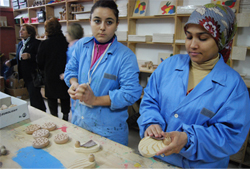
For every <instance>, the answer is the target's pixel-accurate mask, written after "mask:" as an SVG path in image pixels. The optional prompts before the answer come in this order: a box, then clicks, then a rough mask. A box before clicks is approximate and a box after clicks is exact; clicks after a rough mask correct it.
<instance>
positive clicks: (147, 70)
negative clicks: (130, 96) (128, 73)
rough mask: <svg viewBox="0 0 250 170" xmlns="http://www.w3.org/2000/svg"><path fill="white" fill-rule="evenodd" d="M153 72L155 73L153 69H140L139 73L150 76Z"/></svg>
mask: <svg viewBox="0 0 250 170" xmlns="http://www.w3.org/2000/svg"><path fill="white" fill-rule="evenodd" d="M154 71H155V69H146V68H140V72H141V73H150V74H152V73H153V72H154Z"/></svg>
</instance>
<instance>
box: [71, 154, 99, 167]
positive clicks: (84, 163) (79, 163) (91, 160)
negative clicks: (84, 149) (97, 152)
mask: <svg viewBox="0 0 250 170" xmlns="http://www.w3.org/2000/svg"><path fill="white" fill-rule="evenodd" d="M95 164H96V162H95V156H94V155H93V154H90V155H89V157H88V159H79V160H75V161H74V162H73V163H72V165H70V166H69V167H68V169H90V168H94V167H95Z"/></svg>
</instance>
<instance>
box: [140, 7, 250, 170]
mask: <svg viewBox="0 0 250 170" xmlns="http://www.w3.org/2000/svg"><path fill="white" fill-rule="evenodd" d="M235 20H236V18H235V15H234V12H233V11H232V10H231V9H230V8H229V7H227V6H221V5H215V4H207V5H205V6H203V7H200V8H198V9H196V10H195V11H194V12H193V13H192V14H191V16H190V18H189V20H188V21H187V23H186V24H185V27H184V30H185V33H186V42H185V47H186V50H187V54H178V55H175V56H172V57H170V58H168V59H166V60H164V61H163V62H162V63H161V64H160V65H159V67H158V68H157V69H156V70H155V71H154V73H153V74H152V75H151V77H150V79H149V82H148V84H147V87H146V88H145V90H144V97H143V99H142V102H141V105H140V114H141V116H140V117H139V119H138V124H139V128H140V136H141V137H142V138H143V137H145V136H154V137H170V138H171V140H172V142H171V143H170V144H169V145H167V146H166V147H165V148H163V149H162V150H160V151H159V152H158V153H157V154H156V155H158V156H157V157H158V158H159V159H162V160H164V161H166V162H168V163H170V164H173V165H176V166H179V167H182V168H227V166H228V162H229V156H230V155H232V154H235V153H236V152H238V151H239V149H240V148H241V146H242V144H243V142H244V141H245V139H246V136H247V134H248V132H249V127H250V116H249V115H250V101H249V93H248V89H247V87H246V85H245V83H244V81H243V80H242V78H241V76H240V75H239V74H238V73H237V72H236V71H235V70H233V69H232V68H230V67H229V66H228V65H227V64H226V63H225V62H226V61H227V60H228V58H229V55H230V50H231V47H232V39H233V37H234V34H235V32H236V29H237V25H236V22H235ZM161 154H164V156H163V157H161V156H159V155H161Z"/></svg>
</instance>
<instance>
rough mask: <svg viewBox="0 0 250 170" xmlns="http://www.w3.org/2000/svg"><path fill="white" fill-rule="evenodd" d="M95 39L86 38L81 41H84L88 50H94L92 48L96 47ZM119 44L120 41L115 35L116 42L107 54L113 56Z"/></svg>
mask: <svg viewBox="0 0 250 170" xmlns="http://www.w3.org/2000/svg"><path fill="white" fill-rule="evenodd" d="M94 38H95V37H94V36H93V37H84V38H82V39H81V41H83V45H84V46H85V47H88V48H91V49H92V47H93V45H94ZM79 41H80V40H79ZM117 43H118V41H117V37H116V35H115V36H114V41H113V43H112V44H111V46H110V48H109V49H108V51H107V54H109V53H111V54H113V52H114V51H115V50H116V47H117Z"/></svg>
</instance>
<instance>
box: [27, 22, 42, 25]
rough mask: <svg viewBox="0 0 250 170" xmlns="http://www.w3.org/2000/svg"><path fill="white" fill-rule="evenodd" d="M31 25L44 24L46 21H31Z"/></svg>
mask: <svg viewBox="0 0 250 170" xmlns="http://www.w3.org/2000/svg"><path fill="white" fill-rule="evenodd" d="M30 24H31V25H43V24H44V22H33V23H30Z"/></svg>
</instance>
